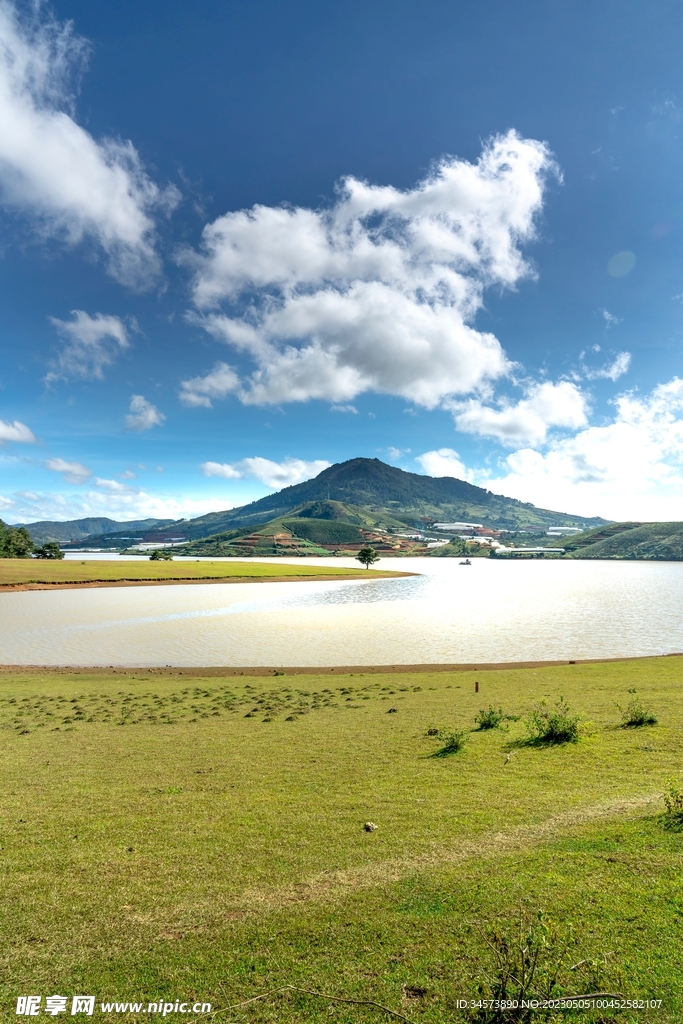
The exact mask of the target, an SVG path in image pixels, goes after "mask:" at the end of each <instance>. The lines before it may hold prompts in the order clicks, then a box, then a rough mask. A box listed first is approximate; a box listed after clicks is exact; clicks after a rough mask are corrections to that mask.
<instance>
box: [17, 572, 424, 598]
mask: <svg viewBox="0 0 683 1024" xmlns="http://www.w3.org/2000/svg"><path fill="white" fill-rule="evenodd" d="M375 573H376V575H373V576H370V575H369V574H368V576H367V579H383V580H386V579H400V578H401V577H403V576H419V575H420V574H419V573H417V572H397V571H391V570H389V571H384V572H382V570H381V569H380V570H375ZM365 578H366V577H365V576H360V575H351V574H349V575H348V576H345V575H343V574H341V573H337V574H334V575H330V574H329V573H320V575H317V574H310V575H300V574H299V575H292V576H206V577H203V578H200V579H192V578H186V579H155V580H125V579H124V580H83V582H79V581H77V580H74V581H71V582H68V583H66V582H65V583H62V582H60V581H55V582H54V583H50V582H48V581H43V582H40V583H39V582H35V583H0V594H2V593H6V592H10V593H11V592H12V591H16V590H24V591H26V590H86V589H94V588H100V587H168V586H178V585H179V584H180V585H183V586H192V585H194V584H197V583H311V582H313V583H332V582H335V581H337V582H339V583H348V582H350V581H353V580H364V579H365Z"/></svg>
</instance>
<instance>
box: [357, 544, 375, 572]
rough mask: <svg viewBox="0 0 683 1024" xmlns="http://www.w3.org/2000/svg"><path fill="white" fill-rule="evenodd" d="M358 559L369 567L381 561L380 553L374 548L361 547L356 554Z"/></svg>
mask: <svg viewBox="0 0 683 1024" xmlns="http://www.w3.org/2000/svg"><path fill="white" fill-rule="evenodd" d="M356 560H357V561H358V562H360V563H361V565H364V566H365V568H366V569H368V568H369V567H370V566H371V565H373V564H374V563H375V562H379V555H378V554H377V552H376V551H375V549H374V548H361V549H360V551H359V552H358V554H357V555H356Z"/></svg>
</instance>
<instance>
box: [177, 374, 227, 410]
mask: <svg viewBox="0 0 683 1024" xmlns="http://www.w3.org/2000/svg"><path fill="white" fill-rule="evenodd" d="M239 388H240V380H239V377H238V376H237V374H236V373H235V371H234V370H232V369H231V368H230V367H229V366H228V365H227V363H220V362H219V363H216V365H215V366H214V368H213V370H212V371H211V372H210V373H207V375H206V376H205V377H193V378H192V379H191V380H184V381H183V382H182V384H181V391H180V400H181V402H184V403H185V405H189V406H204V407H205V408H207V409H210V408H211V399H212V398H225V396H226V395H229V394H231V393H232V392H236V391H239Z"/></svg>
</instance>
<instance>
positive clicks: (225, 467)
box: [201, 462, 242, 480]
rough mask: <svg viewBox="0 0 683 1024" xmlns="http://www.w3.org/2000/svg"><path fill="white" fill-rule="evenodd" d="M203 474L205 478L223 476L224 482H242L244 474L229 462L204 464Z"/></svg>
mask: <svg viewBox="0 0 683 1024" xmlns="http://www.w3.org/2000/svg"><path fill="white" fill-rule="evenodd" d="M201 468H202V473H203V474H204V476H222V477H223V479H224V480H240V479H241V478H242V474H241V473H240V471H239V469H235V467H234V466H231V465H230V463H229V462H203V463H202V467H201Z"/></svg>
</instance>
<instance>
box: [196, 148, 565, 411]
mask: <svg viewBox="0 0 683 1024" xmlns="http://www.w3.org/2000/svg"><path fill="white" fill-rule="evenodd" d="M552 170H554V165H553V162H552V159H551V156H550V153H549V151H548V149H547V147H546V146H545V144H543V143H540V142H536V141H534V140H528V139H522V138H521V137H520V136H519V135H517V133H516V132H509V133H508V134H507V135H502V136H497V137H495V138H494V139H492V140H491V141H490V142H489V143H488V144H487V145H486V146H485V148H484V151H483V153H482V155H481V156H480V158H479V160H478V161H477V162H476V163H469V162H467V161H465V160H459V159H456V158H451V157H447V158H444V159H442V160H441V161H440V162H439V163H438V164H437V165H435V167H434V168H433V170H432V172H431V173H430V174H429V175H428V176H427V177H426V178H425V179H424V180H423V181H421V182H419V183H418V185H416V187H415V188H413V189H409V190H407V191H401V190H399V189H396V188H393V187H391V186H374V185H369V184H367V183H366V182H362V181H358V180H357V179H355V178H351V177H349V178H346V179H344V180H343V181H342V183H341V185H340V187H339V194H338V199H337V201H336V202H335V203H334V205H333V206H332V207H331V208H329V209H323V210H309V209H301V208H285V207H280V208H271V207H266V206H255V207H253V208H252V209H251V210H247V211H240V212H236V213H228V214H226V215H225V216H222V217H219V218H218V219H217V220H216V221H214V222H213V223H212V224H209V225H207V227H206V228H205V230H204V233H203V238H202V246H201V249H200V251H199V252H198V253H197V252H192V253H191V252H185V254H184V256H183V260H184V262H185V263H186V265H189V266H191V268H192V270H193V273H194V302H195V306H196V309H197V310H198V311H199V312H198V313H197V314H195V317H194V319H195V322H200V323H201V324H202V325H203V326H204V328H205V329H206V330H207V331H208V332H209V333H210V334H211V335H213V336H214V337H215V338H216V339H217V340H219V341H221V342H224V343H226V344H228V345H230V346H231V347H232V348H233V349H235V350H236V351H238V352H241V353H243V354H245V355H246V356H247V357H248V358H249V359H250V360H251V362H252V364H253V365H254V370H253V372H252V373H251V375H250V376H249V377H247V378H246V379H242V378H239V377H238V376H237V374H236V373H235V371H234V370H233V369H231V368H230V367H228V366H226V364H224V363H219V364H217V365H216V367H215V368H214V370H213V371H212V373H211V374H209V375H208V376H207V377H204V378H195V379H194V380H193V381H185V382H184V383H183V385H182V388H183V390H182V397H183V400H184V401H186V402H187V403H188V404H191V405H192V404H194V405H209V404H210V399H211V398H219V397H224V396H225V395H227V394H229V393H235V394H237V395H238V397H239V399H240V401H242V402H244V403H246V404H257V405H258V404H268V403H274V404H277V403H280V402H286V401H306V400H308V399H312V398H320V399H327V400H329V401H331V402H334V403H336V404H344V403H348V402H349V401H351V400H352V399H353V398H354V397H355V396H356V395H358V394H360V393H362V392H364V391H368V390H373V391H377V392H384V393H387V394H393V395H400V396H403V397H404V398H406V399H409V400H410V401H412V402H415V403H417V404H419V405H422V406H424V407H426V408H430V409H431V408H435V407H436V406H438V405H439V404H440V403H441V402H442V400H443V399H444V398H445V397H447V396H449V395H464V394H467V393H469V392H472V391H473V390H474V389H476V388H478V387H480V386H481V385H483V384H485V383H486V382H489V381H491V380H495V379H496V378H499V377H500V376H501V375H503V374H504V373H505V372H506V371H507V369H508V366H509V364H508V361H507V359H506V356H505V353H504V352H503V350H502V348H501V346H500V343H499V342H498V340H497V338H495V337H494V336H493V335H492V334H490V333H486V332H481V331H478V330H475V329H474V327H472V326H471V323H472V321H473V318H474V317H475V315H476V313H477V311H478V310H479V309H480V308H481V306H482V302H483V293H484V290H485V289H486V288H487V287H493V286H495V287H498V288H501V287H504V288H513V287H514V286H515V285H516V284H517V282H518V281H519V280H520V279H522V278H523V277H525V276H529V275H530V274H531V273H532V269H531V267H530V265H529V264H528V263H527V262H526V260H525V259H524V257H523V255H522V252H521V248H520V246H521V244H522V243H523V242H525V241H528V240H529V239H531V238H532V237H533V235H534V230H535V228H534V224H535V218H536V215H537V214H538V212H539V211H540V209H541V206H542V200H543V190H544V181H545V178H546V176H547V174H548V173H549V172H550V171H552ZM226 307H227V308H226Z"/></svg>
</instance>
